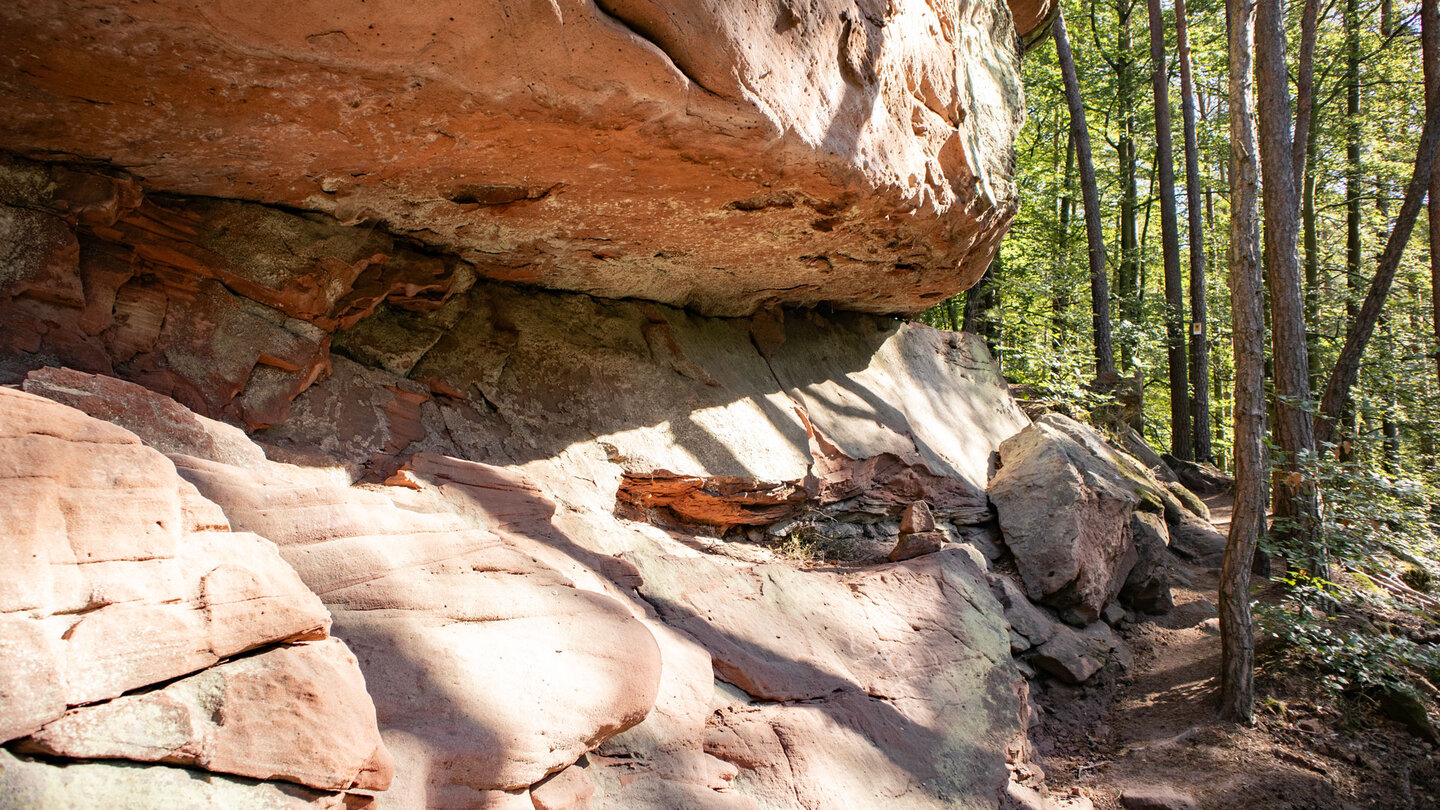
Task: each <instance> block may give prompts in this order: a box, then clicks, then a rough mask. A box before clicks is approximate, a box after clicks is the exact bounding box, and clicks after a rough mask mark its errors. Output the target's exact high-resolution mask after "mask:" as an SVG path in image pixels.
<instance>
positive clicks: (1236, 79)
mask: <svg viewBox="0 0 1440 810" xmlns="http://www.w3.org/2000/svg"><path fill="white" fill-rule="evenodd" d="M1225 5H1226V17H1227V19H1228V22H1229V50H1230V212H1231V213H1230V306H1231V310H1232V317H1233V323H1234V337H1233V340H1232V345H1233V348H1234V352H1235V384H1234V400H1235V414H1234V430H1235V436H1234V441H1233V448H1234V456H1235V508H1234V512H1233V513H1232V515H1231V519H1230V536H1229V539H1228V542H1227V543H1226V544H1225V560H1224V563H1223V564H1222V566H1221V573H1220V649H1221V656H1220V660H1221V663H1220V714H1221V716H1223V717H1224V718H1226V719H1228V720H1235V721H1239V722H1243V723H1248V722H1250V720H1251V718H1252V717H1253V710H1254V703H1255V629H1254V625H1253V623H1252V619H1251V615H1250V566H1251V561H1252V560H1253V558H1254V556H1255V547H1256V544H1257V542H1258V539H1259V536H1260V533H1261V531H1262V530H1263V529H1264V526H1265V479H1266V475H1265V461H1264V444H1263V442H1264V435H1265V369H1264V366H1265V315H1264V311H1263V305H1262V299H1263V297H1264V296H1263V293H1262V290H1261V276H1262V273H1261V266H1260V223H1259V218H1258V212H1257V210H1256V195H1257V193H1258V189H1257V184H1258V179H1259V178H1258V167H1257V165H1256V164H1257V161H1258V159H1259V152H1258V149H1257V147H1256V142H1255V118H1254V103H1253V92H1252V88H1251V65H1250V55H1251V54H1252V53H1253V52H1254V12H1255V3H1254V0H1226V4H1225Z"/></svg>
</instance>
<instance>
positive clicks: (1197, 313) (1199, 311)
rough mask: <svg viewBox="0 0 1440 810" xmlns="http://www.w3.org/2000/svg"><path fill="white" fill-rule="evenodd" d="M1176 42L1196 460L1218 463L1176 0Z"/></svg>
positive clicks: (1183, 23)
mask: <svg viewBox="0 0 1440 810" xmlns="http://www.w3.org/2000/svg"><path fill="white" fill-rule="evenodd" d="M1311 2H1318V0H1311ZM1175 39H1176V45H1177V47H1178V51H1179V57H1180V112H1181V116H1182V117H1183V118H1184V120H1185V207H1186V213H1187V214H1189V220H1190V391H1191V396H1192V400H1191V403H1192V407H1193V410H1192V416H1193V419H1194V427H1195V434H1194V435H1195V459H1196V460H1197V461H1203V462H1212V461H1214V453H1213V452H1212V451H1211V448H1210V386H1209V377H1210V347H1209V344H1208V335H1207V334H1206V328H1205V327H1206V317H1205V316H1206V306H1205V222H1204V218H1203V215H1204V212H1203V210H1202V206H1203V202H1202V201H1201V197H1200V145H1199V138H1198V136H1197V135H1196V131H1195V83H1194V80H1193V78H1192V76H1191V73H1190V26H1189V23H1188V21H1187V20H1186V16H1185V0H1175Z"/></svg>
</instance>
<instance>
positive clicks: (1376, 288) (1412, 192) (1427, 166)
mask: <svg viewBox="0 0 1440 810" xmlns="http://www.w3.org/2000/svg"><path fill="white" fill-rule="evenodd" d="M1436 3H1440V0H1423V3H1422V8H1424V9H1426V10H1427V12H1426V13H1424V14H1422V16H1421V20H1422V25H1425V24H1426V23H1428V25H1427V26H1426V27H1428V28H1429V29H1430V30H1429V31H1426V32H1425V36H1426V37H1427V38H1430V39H1431V40H1432V41H1433V40H1434V39H1435V37H1436V36H1437V32H1436V31H1435V28H1436V25H1435V19H1436V12H1435V10H1434V6H1435V5H1436ZM1437 147H1440V105H1430V109H1429V110H1428V111H1427V113H1426V115H1425V127H1424V129H1423V130H1421V132H1420V145H1419V146H1418V147H1416V150H1415V169H1414V172H1413V173H1412V174H1411V175H1410V182H1409V184H1408V185H1406V187H1405V200H1404V202H1402V203H1401V204H1400V211H1399V213H1398V214H1397V215H1396V218H1395V226H1394V228H1392V229H1391V231H1390V237H1389V238H1388V239H1386V241H1385V252H1384V253H1381V254H1380V261H1379V263H1378V264H1377V265H1376V267H1375V275H1374V277H1373V278H1371V280H1370V289H1369V291H1368V292H1366V294H1365V302H1364V303H1363V304H1361V305H1360V312H1359V313H1358V314H1357V315H1356V317H1355V319H1354V321H1353V322H1352V323H1351V324H1350V328H1349V330H1348V332H1347V334H1346V335H1345V345H1344V346H1343V347H1342V348H1341V349H1340V356H1339V357H1338V358H1336V360H1335V366H1334V368H1332V369H1331V370H1330V379H1329V381H1328V382H1327V383H1326V385H1325V397H1324V399H1323V400H1321V402H1320V414H1321V421H1320V436H1319V438H1320V440H1321V441H1329V440H1330V438H1331V437H1332V436H1333V435H1334V425H1335V422H1336V420H1338V419H1339V418H1340V413H1341V411H1342V410H1343V409H1344V407H1345V402H1346V400H1348V399H1349V397H1350V389H1351V388H1352V387H1353V386H1354V385H1355V380H1356V379H1357V378H1359V376H1360V358H1361V356H1362V355H1363V354H1364V352H1365V345H1366V344H1367V343H1368V342H1369V341H1370V336H1371V335H1372V334H1374V332H1375V325H1376V324H1377V323H1378V322H1379V320H1380V312H1381V310H1382V309H1383V308H1384V306H1385V299H1386V298H1387V297H1388V296H1389V294H1390V286H1391V285H1392V284H1393V283H1394V281H1395V273H1396V271H1397V270H1399V269H1400V258H1401V256H1402V255H1403V254H1404V252H1405V246H1406V245H1407V244H1409V242H1410V233H1411V231H1412V230H1413V229H1414V227H1415V219H1416V217H1418V216H1419V214H1420V207H1421V205H1423V204H1424V201H1425V196H1426V194H1427V193H1428V191H1429V189H1430V180H1431V174H1432V171H1431V170H1432V169H1433V168H1434V163H1435V152H1436V149H1437Z"/></svg>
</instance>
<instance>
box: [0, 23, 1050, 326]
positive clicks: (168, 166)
mask: <svg viewBox="0 0 1440 810" xmlns="http://www.w3.org/2000/svg"><path fill="white" fill-rule="evenodd" d="M1015 40H1016V37H1015V30H1014V25H1013V23H1012V21H1011V13H1010V9H1009V8H1008V7H1007V6H1005V5H1004V4H1002V3H999V2H998V0H960V2H956V3H941V2H924V0H900V1H899V2H888V3H887V2H883V1H882V0H822V2H818V3H811V4H808V5H805V6H803V7H802V6H801V5H800V4H797V3H793V2H791V0H778V1H777V2H775V3H773V4H761V5H759V6H756V5H754V4H744V3H740V2H738V0H709V2H704V1H703V0H671V1H670V2H656V1H655V0H600V2H599V4H598V5H595V4H592V3H590V2H588V1H587V2H580V1H578V0H569V1H568V2H565V1H562V0H556V2H552V3H535V4H531V5H528V6H522V7H519V8H515V7H510V6H509V5H507V4H501V3H499V2H481V3H471V2H461V0H440V2H435V3H427V4H418V5H417V4H413V3H410V2H405V1H404V0H370V1H369V2H365V3H346V4H336V3H333V2H327V1H325V0H283V2H281V1H279V0H243V2H242V1H240V0H218V1H217V2H213V3H205V4H194V5H191V4H180V3H177V2H161V3H146V4H140V3H133V4H131V3H127V4H117V5H113V6H106V7H98V6H94V5H90V4H82V3H79V2H67V1H66V0H40V1H37V2H33V3H20V4H5V5H4V6H3V7H0V94H3V95H4V97H5V98H6V101H7V104H6V107H7V109H6V117H5V120H4V123H3V124H0V149H3V150H9V151H12V152H17V153H20V154H23V155H26V156H28V157H32V158H38V159H49V160H56V159H59V160H68V161H75V160H79V161H82V162H87V161H94V162H101V163H105V164H108V165H110V166H111V167H115V168H123V169H125V170H127V171H129V172H131V173H132V174H135V175H136V176H138V177H140V178H142V180H143V183H144V185H145V186H146V187H147V188H149V189H151V190H160V191H168V192H176V193H183V194H195V195H207V196H215V197H233V198H241V199H246V200H253V201H259V202H265V203H272V204H279V205H284V206H289V207H294V208H301V209H306V210H311V211H320V212H325V213H328V214H331V215H333V216H335V217H336V218H338V219H340V220H341V221H344V222H350V223H355V224H357V225H364V226H367V227H368V226H375V227H382V228H384V229H386V230H388V231H390V232H393V233H395V234H400V235H405V236H408V237H411V238H414V239H416V240H419V241H421V242H423V243H425V244H427V245H429V246H431V247H433V248H435V249H437V250H440V251H444V252H448V253H454V254H456V255H458V256H460V257H461V258H463V259H465V260H467V261H470V262H473V263H474V264H475V265H476V266H477V267H479V268H480V269H481V271H482V272H483V273H485V274H487V275H489V276H491V277H494V278H498V279H502V280H509V281H517V282H524V283H531V284H536V285H540V286H546V287H552V288H559V289H568V290H577V291H582V292H587V293H591V294H594V295H599V296H606V297H635V298H644V299H649V300H655V301H662V302H666V303H671V304H676V305H680V306H685V307H689V308H692V309H695V310H697V311H701V312H705V313H708V314H721V315H728V314H744V313H748V312H751V311H754V310H755V309H757V308H760V307H763V306H766V305H769V304H772V303H777V302H778V303H782V304H789V305H801V306H805V305H815V304H821V303H828V304H831V305H834V306H838V307H841V308H845V309H857V310H865V311H875V312H909V311H916V310H919V309H922V308H924V307H925V306H928V305H929V304H931V303H934V302H935V301H938V300H940V299H942V298H944V297H946V296H948V295H951V294H953V293H955V292H957V291H959V290H962V289H964V288H966V287H968V286H969V285H971V284H973V283H974V282H975V281H976V280H977V279H978V278H979V276H980V275H981V273H982V272H983V271H984V269H985V267H986V266H987V265H988V263H989V261H990V258H991V256H992V255H993V253H994V251H995V249H996V247H997V246H998V244H999V241H1000V238H1001V237H1002V236H1003V234H1004V231H1005V229H1006V227H1007V226H1008V224H1009V221H1010V218H1011V216H1012V214H1013V212H1014V210H1015V206H1016V197H1015V190H1014V185H1013V183H1012V180H1011V176H1010V173H1011V163H1012V162H1013V161H1012V141H1013V138H1014V135H1015V133H1016V131H1017V130H1018V128H1019V125H1020V122H1021V119H1022V116H1023V96H1022V92H1021V89H1020V84H1019V76H1018V67H1017V56H1016V54H1015Z"/></svg>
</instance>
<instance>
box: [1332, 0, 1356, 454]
mask: <svg viewBox="0 0 1440 810" xmlns="http://www.w3.org/2000/svg"><path fill="white" fill-rule="evenodd" d="M1360 262H1361V243H1360V4H1359V0H1345V289H1346V295H1345V330H1346V331H1347V332H1348V331H1349V330H1350V325H1351V324H1353V323H1354V322H1355V318H1356V317H1357V316H1358V315H1359V314H1360V307H1359V305H1358V304H1357V303H1356V300H1357V299H1358V297H1359V290H1360V288H1361V286H1362V282H1361V281H1360ZM1342 410H1343V411H1344V412H1345V413H1344V418H1343V419H1342V420H1341V422H1342V423H1343V424H1347V425H1350V426H1352V427H1353V425H1354V416H1355V415H1354V413H1352V412H1350V409H1349V403H1348V402H1347V403H1345V405H1343V406H1342ZM1353 433H1354V431H1347V432H1346V434H1345V435H1344V436H1341V437H1336V436H1335V432H1334V431H1333V430H1332V431H1331V432H1330V434H1331V440H1332V441H1336V443H1337V444H1338V445H1339V447H1338V450H1337V453H1336V455H1337V457H1339V459H1340V460H1341V461H1348V460H1349V458H1350V441H1351V438H1352V436H1351V434H1353Z"/></svg>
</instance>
